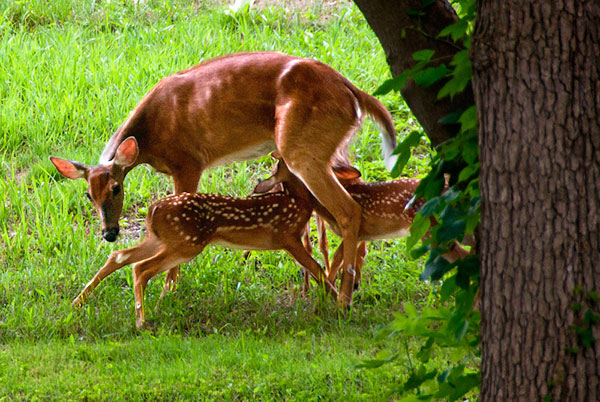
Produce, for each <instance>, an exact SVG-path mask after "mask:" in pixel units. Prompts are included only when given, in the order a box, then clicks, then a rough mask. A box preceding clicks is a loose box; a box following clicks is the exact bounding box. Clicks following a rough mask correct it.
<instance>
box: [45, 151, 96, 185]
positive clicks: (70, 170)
mask: <svg viewBox="0 0 600 402" xmlns="http://www.w3.org/2000/svg"><path fill="white" fill-rule="evenodd" d="M50 162H52V163H53V164H54V166H55V167H56V169H57V170H58V171H59V172H60V174H62V175H63V176H65V177H66V178H68V179H85V178H86V177H87V172H88V167H87V166H86V165H83V164H81V163H78V162H75V161H69V160H66V159H61V158H57V157H55V156H51V157H50Z"/></svg>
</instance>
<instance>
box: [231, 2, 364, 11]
mask: <svg viewBox="0 0 600 402" xmlns="http://www.w3.org/2000/svg"><path fill="white" fill-rule="evenodd" d="M232 3H233V2H232ZM348 4H352V2H351V1H350V0H291V1H285V2H283V1H281V0H256V1H255V2H254V5H253V7H259V8H261V7H262V8H267V7H287V8H292V9H300V10H301V9H306V8H309V7H320V6H323V7H326V8H334V7H338V6H344V5H348Z"/></svg>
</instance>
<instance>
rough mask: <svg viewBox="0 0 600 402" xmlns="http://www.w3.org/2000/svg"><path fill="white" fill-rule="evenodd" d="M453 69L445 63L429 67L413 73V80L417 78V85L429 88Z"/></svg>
mask: <svg viewBox="0 0 600 402" xmlns="http://www.w3.org/2000/svg"><path fill="white" fill-rule="evenodd" d="M451 71H452V70H449V69H448V68H447V67H446V66H445V65H444V64H441V65H439V66H437V67H429V68H427V69H425V70H423V71H420V72H418V73H416V74H415V75H413V80H415V83H416V84H417V85H420V86H423V87H425V88H427V87H430V86H431V85H433V84H435V83H436V82H437V81H439V80H440V79H442V78H444V77H445V76H447V75H448V73H450V72H451Z"/></svg>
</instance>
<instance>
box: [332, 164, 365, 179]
mask: <svg viewBox="0 0 600 402" xmlns="http://www.w3.org/2000/svg"><path fill="white" fill-rule="evenodd" d="M333 173H335V175H336V177H337V178H338V179H345V180H352V179H358V178H359V177H360V171H359V170H358V169H357V168H355V167H354V166H347V165H343V166H333Z"/></svg>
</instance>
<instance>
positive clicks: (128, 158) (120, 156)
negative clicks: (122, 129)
mask: <svg viewBox="0 0 600 402" xmlns="http://www.w3.org/2000/svg"><path fill="white" fill-rule="evenodd" d="M138 154H139V148H138V143H137V140H136V139H135V137H127V138H125V140H124V141H123V142H122V143H121V144H120V145H119V148H117V152H116V153H115V159H114V162H115V164H116V165H118V166H121V167H127V166H131V165H133V163H134V162H135V160H136V159H137V157H138Z"/></svg>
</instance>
